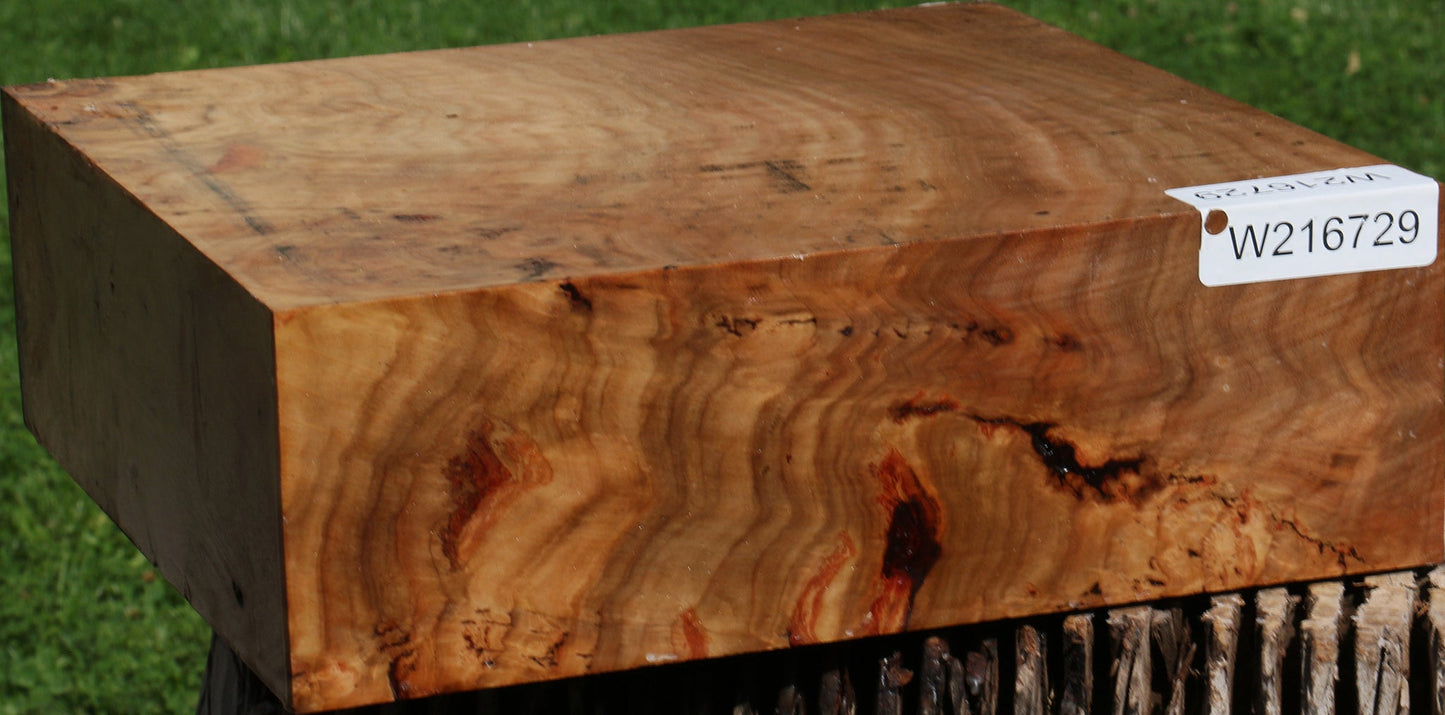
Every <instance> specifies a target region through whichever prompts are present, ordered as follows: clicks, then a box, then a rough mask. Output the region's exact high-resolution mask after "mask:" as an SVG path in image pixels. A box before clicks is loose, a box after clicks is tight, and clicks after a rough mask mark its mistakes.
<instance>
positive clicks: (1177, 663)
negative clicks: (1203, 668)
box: [1149, 608, 1194, 715]
mask: <svg viewBox="0 0 1445 715" xmlns="http://www.w3.org/2000/svg"><path fill="white" fill-rule="evenodd" d="M1149 633H1150V637H1151V638H1152V639H1153V642H1154V650H1155V652H1156V653H1157V655H1158V656H1159V661H1158V663H1156V665H1155V667H1157V668H1160V669H1162V671H1163V675H1164V677H1165V679H1166V683H1167V685H1168V688H1169V690H1168V692H1167V693H1163V694H1161V695H1163V697H1164V698H1165V700H1164V702H1165V703H1166V704H1165V706H1164V715H1184V704H1185V702H1184V697H1185V689H1186V688H1185V686H1186V685H1187V684H1188V681H1189V664H1190V663H1191V662H1192V661H1193V660H1194V643H1193V642H1192V641H1191V640H1190V638H1189V636H1190V632H1189V621H1188V620H1187V619H1185V618H1184V611H1183V610H1182V609H1179V608H1170V609H1168V610H1164V609H1154V610H1153V611H1151V613H1150V623H1149Z"/></svg>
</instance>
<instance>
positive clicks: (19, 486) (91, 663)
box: [0, 0, 1445, 715]
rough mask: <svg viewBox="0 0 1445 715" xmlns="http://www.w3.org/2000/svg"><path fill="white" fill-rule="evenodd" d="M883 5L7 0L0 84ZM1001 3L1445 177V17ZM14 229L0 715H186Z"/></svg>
mask: <svg viewBox="0 0 1445 715" xmlns="http://www.w3.org/2000/svg"><path fill="white" fill-rule="evenodd" d="M879 4H880V3H869V2H831V3H829V2H822V1H821V0H820V1H815V2H801V1H795V2H782V3H764V2H752V1H749V0H732V1H729V0H708V1H706V2H689V3H686V7H678V6H677V5H679V3H677V2H676V1H675V0H674V2H659V0H635V1H634V2H626V3H623V2H605V3H604V2H596V3H589V2H583V1H582V0H571V1H568V0H549V1H546V2H543V1H538V0H532V1H518V2H508V3H490V2H475V1H473V2H461V1H458V0H409V1H408V0H392V1H388V0H352V1H350V2H340V1H339V0H331V1H328V2H322V1H319V0H318V1H314V2H312V1H307V0H231V1H228V2H222V1H221V0H197V1H194V2H185V1H182V0H71V1H70V2H64V3H61V2H43V1H40V2H33V3H23V2H4V3H0V83H3V84H18V83H26V82H35V81H40V80H43V79H45V78H47V77H84V76H97V75H118V74H140V73H147V72H157V71H165V70H175V69H189V68H195V67H214V66H225V65H236V64H246V63H256V62H275V61H283V60H294V59H307V58H316V57H334V56H342V55H354V54H370V53H377V52H388V51H398V50H411V49H423V48H434V47H444V46H459V45H473V44H484V43H493V42H503V41H514V40H531V39H543V38H551V37H563V36H572V35H581V34H595V33H603V32H625V31H636V30H647V29H656V28H663V27H677V26H687V25H698V24H711V23H719V22H734V21H740V20H754V19H765V18H770V17H781V16H786V15H800V14H820V13H825V12H835V11H845V10H852V9H863V8H866V7H873V6H877V5H879ZM887 4H898V5H901V4H909V3H902V2H894V3H887ZM1005 4H1008V5H1012V6H1015V7H1018V8H1020V9H1022V10H1025V11H1027V12H1029V13H1031V14H1034V15H1035V16H1038V17H1041V18H1043V19H1046V20H1048V21H1050V22H1053V23H1055V24H1058V25H1061V26H1063V27H1065V28H1066V29H1070V30H1073V31H1075V32H1078V33H1080V34H1083V35H1085V36H1087V37H1090V38H1092V39H1095V40H1097V41H1100V42H1102V43H1104V44H1106V45H1109V46H1110V47H1114V48H1116V49H1119V50H1121V51H1123V52H1125V53H1126V54H1129V55H1132V56H1135V57H1138V58H1140V59H1143V60H1145V61H1147V62H1150V63H1152V64H1155V65H1158V66H1160V67H1163V68H1165V69H1168V70H1170V71H1173V72H1175V73H1177V74H1180V75H1182V76H1184V77H1186V78H1188V79H1191V80H1193V81H1196V82H1198V83H1200V84H1203V85H1206V86H1209V87H1212V88H1214V89H1217V90H1219V91H1222V92H1224V93H1225V94H1229V95H1231V96H1234V97H1236V98H1239V99H1242V100H1244V101H1246V102H1249V103H1251V104H1254V105H1256V106H1259V107H1261V108H1264V109H1266V110H1269V111H1271V112H1274V113H1276V114H1280V115H1282V116H1285V117H1287V118H1289V119H1291V120H1293V121H1296V122H1298V123H1300V124H1304V125H1306V126H1309V127H1311V128H1313V129H1315V130H1317V131H1320V132H1322V133H1324V134H1327V135H1329V136H1332V137H1335V138H1337V139H1341V140H1343V141H1346V142H1348V143H1351V144H1354V145H1356V146H1359V147H1361V148H1364V149H1366V150H1369V151H1371V152H1374V153H1376V154H1378V155H1380V156H1382V157H1384V158H1386V159H1387V160H1389V161H1393V162H1395V163H1399V164H1402V165H1405V166H1408V167H1410V168H1413V169H1416V170H1418V171H1421V172H1424V173H1426V174H1430V175H1432V176H1440V175H1442V173H1445V142H1442V141H1441V139H1440V133H1441V131H1442V129H1445V58H1442V50H1441V47H1442V40H1445V33H1442V29H1445V28H1442V24H1445V19H1442V18H1445V13H1440V12H1439V8H1438V7H1437V3H1435V2H1421V1H1419V0H1390V1H1387V2H1366V1H1365V0H1295V1H1293V2H1284V1H1281V0H1236V1H1235V2H1229V3H1227V4H1226V3H1219V2H1184V1H1183V0H1158V1H1150V0H1111V1H1106V2H1099V3H1076V2H1072V1H1070V0H1014V1H1010V2H1006V3H1005ZM0 187H3V176H0ZM3 211H4V209H3V208H0V212H3ZM0 218H3V213H0ZM5 225H8V222H0V504H3V506H0V715H5V714H6V713H69V712H115V713H139V712H183V711H188V710H191V709H192V708H194V703H195V696H196V692H197V688H198V686H199V679H200V674H201V668H202V666H203V662H204V653H205V647H206V639H207V637H208V631H207V629H206V627H205V625H204V624H203V623H201V622H200V620H199V619H198V618H197V617H196V616H195V615H194V613H192V612H191V611H190V609H189V608H188V607H187V606H186V605H185V604H184V603H183V602H182V601H181V600H180V598H179V597H178V596H177V595H176V594H175V592H174V591H172V590H171V589H170V588H169V587H168V586H166V585H165V584H163V583H162V582H161V581H159V580H158V579H156V577H155V572H154V571H153V570H152V569H151V567H150V565H149V564H148V563H147V562H146V560H145V558H144V557H142V556H141V555H140V554H139V553H137V552H136V551H135V549H134V548H133V547H132V546H131V545H130V544H129V542H128V541H126V540H125V538H124V537H123V536H121V535H120V533H119V531H118V530H117V529H116V528H115V527H114V526H113V525H112V524H111V523H110V522H109V521H108V520H107V519H106V518H105V516H103V515H102V514H100V512H99V511H98V510H97V509H96V508H95V506H94V505H93V504H92V503H91V502H90V501H89V499H87V498H86V497H85V496H84V494H82V493H81V492H80V490H79V489H77V488H76V487H75V486H74V485H73V484H72V483H71V482H70V481H69V480H68V478H66V477H65V476H64V475H63V474H62V473H61V472H60V471H59V470H58V469H57V468H56V467H55V466H54V464H53V463H52V462H51V461H50V460H49V458H48V457H46V456H45V454H44V452H43V450H41V449H40V448H39V447H37V446H36V445H35V443H34V441H33V440H32V439H31V438H30V437H29V435H28V434H27V432H26V431H25V428H24V425H23V424H22V422H21V417H20V396H19V388H18V372H17V366H16V356H15V329H14V325H15V321H14V310H13V301H12V299H11V293H10V284H11V279H10V263H9V236H8V233H7V232H6V230H5V228H3V226H5Z"/></svg>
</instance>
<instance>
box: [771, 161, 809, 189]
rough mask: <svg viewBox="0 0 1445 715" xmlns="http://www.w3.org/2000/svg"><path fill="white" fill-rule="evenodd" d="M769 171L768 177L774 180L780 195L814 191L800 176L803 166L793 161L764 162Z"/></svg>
mask: <svg viewBox="0 0 1445 715" xmlns="http://www.w3.org/2000/svg"><path fill="white" fill-rule="evenodd" d="M763 166H764V167H766V168H767V170H768V176H769V178H771V179H772V180H773V185H774V186H775V187H777V189H778V191H779V193H784V194H793V193H797V192H800V191H812V190H813V187H811V186H809V185H807V184H806V183H804V182H803V180H802V179H799V178H798V176H797V175H798V174H799V173H801V172H802V170H803V165H802V164H799V163H798V162H796V161H793V160H792V159H775V160H773V161H765V162H763Z"/></svg>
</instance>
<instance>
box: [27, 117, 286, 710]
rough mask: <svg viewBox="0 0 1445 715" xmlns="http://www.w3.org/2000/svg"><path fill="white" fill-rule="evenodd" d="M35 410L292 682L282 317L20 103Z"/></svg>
mask: <svg viewBox="0 0 1445 715" xmlns="http://www.w3.org/2000/svg"><path fill="white" fill-rule="evenodd" d="M4 110H5V127H4V129H5V156H6V175H7V178H8V181H9V189H10V202H11V203H10V208H11V213H10V216H11V241H12V249H13V257H14V268H15V298H16V321H17V325H18V338H19V358H20V370H21V383H22V391H23V394H24V411H25V421H26V424H27V425H28V426H29V427H30V429H31V430H32V431H33V432H34V433H35V435H36V437H37V439H38V440H39V441H40V442H41V444H43V445H45V447H46V448H47V449H48V450H49V451H50V452H51V453H52V454H53V455H54V456H55V457H56V459H57V460H58V461H59V462H60V464H61V466H63V467H64V468H65V469H66V471H67V472H69V473H70V474H71V475H72V476H73V477H74V478H75V480H76V481H77V482H78V483H79V484H80V485H81V486H82V487H83V488H84V489H85V491H86V492H87V493H88V494H89V495H90V496H91V497H92V498H93V499H95V501H96V502H97V503H98V504H99V505H100V506H101V507H102V508H103V509H104V510H105V511H106V512H107V513H108V514H109V515H110V516H111V517H112V518H113V519H114V520H115V522H116V523H117V524H118V525H120V527H121V529H122V530H124V531H125V533H126V535H127V536H129V537H130V539H131V540H132V541H133V542H135V544H136V546H137V547H139V548H140V550H141V551H142V552H144V553H145V554H146V556H147V557H148V558H150V559H151V560H152V562H154V563H155V564H156V566H157V568H158V569H159V571H160V572H161V573H162V574H164V575H165V577H166V578H167V579H168V580H169V581H170V582H171V583H172V584H174V585H175V586H176V588H177V589H179V590H180V592H181V594H182V595H183V596H185V597H186V599H187V600H189V601H190V602H191V604H192V605H193V606H195V608H196V609H197V610H198V611H199V612H200V613H201V614H202V615H203V616H204V617H205V618H206V619H207V620H208V621H210V622H211V624H212V625H213V626H214V627H215V628H216V630H217V631H219V632H221V633H223V634H225V637H226V639H227V640H228V642H230V643H231V644H232V646H233V647H234V649H235V650H236V651H237V652H238V653H239V654H241V656H242V657H243V658H244V659H245V660H246V662H247V664H248V665H249V666H250V667H251V668H252V669H253V670H255V671H256V673H257V674H258V675H259V676H260V677H261V678H262V679H263V680H265V681H266V683H267V684H268V685H269V686H270V687H271V688H273V689H275V690H276V691H277V692H279V693H281V694H283V696H284V695H285V694H287V693H288V692H289V682H288V680H287V678H286V674H287V670H286V662H285V658H286V649H287V646H286V643H287V641H286V632H285V621H284V616H283V614H284V612H285V600H284V599H285V593H284V584H283V582H282V578H283V575H282V573H281V570H280V566H281V564H280V559H281V542H280V537H281V534H280V525H279V519H280V508H279V492H278V486H277V467H278V465H279V457H278V455H277V444H276V416H275V415H276V407H275V395H276V392H275V361H274V350H273V341H272V330H271V314H270V311H269V310H267V309H266V308H265V307H264V306H262V305H260V304H259V303H257V302H256V300H255V299H254V298H252V297H251V296H249V295H247V294H246V292H245V291H244V290H243V289H241V288H240V287H239V286H238V285H237V284H236V283H235V282H234V281H233V280H231V279H230V278H229V277H228V276H227V275H226V274H225V273H224V272H222V271H221V270H220V269H218V268H217V267H216V266H214V265H213V264H211V263H210V262H209V261H207V260H206V259H205V258H204V257H203V256H201V255H200V254H199V253H197V252H196V250H195V248H194V247H192V246H191V245H190V244H189V243H187V242H186V241H185V240H184V239H183V238H181V237H180V236H178V235H177V234H176V233H175V232H174V230H172V229H171V228H170V227H169V226H167V225H166V224H165V223H164V222H162V221H161V220H159V219H158V218H156V216H155V215H154V214H152V213H151V212H150V211H149V210H147V209H146V208H145V207H144V206H142V205H140V203H139V202H137V201H136V199H135V198H133V197H132V196H130V195H129V194H128V193H127V192H125V191H124V190H123V189H122V188H120V187H119V186H117V185H116V184H115V183H114V182H113V181H112V179H111V177H109V176H107V175H106V174H105V173H104V172H103V171H100V170H98V169H97V168H96V167H95V165H94V164H92V163H91V162H89V161H87V159H86V157H84V156H83V155H81V154H79V153H78V152H77V151H76V150H75V148H74V147H72V146H70V145H69V144H67V143H65V142H64V141H63V140H62V139H61V138H60V137H58V136H57V135H56V134H55V133H54V131H52V128H51V127H48V126H46V125H45V124H43V123H41V122H39V121H37V120H36V118H35V117H34V116H33V115H32V114H30V113H29V112H28V111H27V110H26V109H25V108H24V107H22V106H20V105H18V104H17V103H16V102H14V101H13V98H12V97H10V96H9V95H7V96H6V98H5V105H4Z"/></svg>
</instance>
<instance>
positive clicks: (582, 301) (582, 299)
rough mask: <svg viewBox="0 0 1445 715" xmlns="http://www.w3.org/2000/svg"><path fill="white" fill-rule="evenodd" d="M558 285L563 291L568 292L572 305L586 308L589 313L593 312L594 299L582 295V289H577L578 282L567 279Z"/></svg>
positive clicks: (582, 308)
mask: <svg viewBox="0 0 1445 715" xmlns="http://www.w3.org/2000/svg"><path fill="white" fill-rule="evenodd" d="M557 287H558V288H560V289H561V290H562V292H563V293H566V294H567V299H568V300H570V301H572V307H574V308H579V309H581V310H585V311H587V312H589V313H590V312H592V299H591V298H588V297H587V296H585V295H582V291H580V290H578V289H577V284H575V283H573V282H572V281H566V282H565V283H563V284H562V285H559V286H557Z"/></svg>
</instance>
